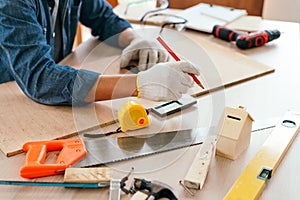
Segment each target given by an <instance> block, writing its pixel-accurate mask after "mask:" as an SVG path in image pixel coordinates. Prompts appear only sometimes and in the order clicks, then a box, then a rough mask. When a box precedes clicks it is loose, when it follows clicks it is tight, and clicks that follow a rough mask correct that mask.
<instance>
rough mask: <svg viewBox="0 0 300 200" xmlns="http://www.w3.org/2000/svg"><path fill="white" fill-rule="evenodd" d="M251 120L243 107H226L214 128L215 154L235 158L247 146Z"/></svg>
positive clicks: (249, 137)
mask: <svg viewBox="0 0 300 200" xmlns="http://www.w3.org/2000/svg"><path fill="white" fill-rule="evenodd" d="M252 122H253V118H252V117H251V116H250V115H249V114H248V113H247V112H246V110H245V109H244V107H242V106H239V107H238V108H230V107H226V108H225V110H224V113H223V116H222V118H221V120H220V122H219V124H218V127H217V129H216V131H217V136H218V139H217V144H216V154H217V155H219V156H222V157H225V158H229V159H231V160H235V159H236V158H237V157H238V156H239V155H240V154H241V153H242V152H243V151H244V150H245V149H246V148H247V147H248V146H249V143H250V139H251V129H252Z"/></svg>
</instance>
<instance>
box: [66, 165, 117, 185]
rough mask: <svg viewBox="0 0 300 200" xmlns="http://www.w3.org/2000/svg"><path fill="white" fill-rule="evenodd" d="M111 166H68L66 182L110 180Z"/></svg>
mask: <svg viewBox="0 0 300 200" xmlns="http://www.w3.org/2000/svg"><path fill="white" fill-rule="evenodd" d="M110 175H111V174H110V168H108V167H99V168H98V167H97V168H67V169H66V171H65V175H64V182H65V183H100V182H109V181H110V178H111V176H110Z"/></svg>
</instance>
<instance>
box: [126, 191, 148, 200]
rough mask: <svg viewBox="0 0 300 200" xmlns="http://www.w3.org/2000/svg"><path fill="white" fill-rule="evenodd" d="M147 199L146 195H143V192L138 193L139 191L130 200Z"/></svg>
mask: <svg viewBox="0 0 300 200" xmlns="http://www.w3.org/2000/svg"><path fill="white" fill-rule="evenodd" d="M147 198H148V195H147V194H145V193H143V192H140V191H137V192H136V193H135V194H134V195H133V196H132V197H131V199H130V200H146V199H147Z"/></svg>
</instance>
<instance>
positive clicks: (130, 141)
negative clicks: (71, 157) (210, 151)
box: [72, 128, 214, 167]
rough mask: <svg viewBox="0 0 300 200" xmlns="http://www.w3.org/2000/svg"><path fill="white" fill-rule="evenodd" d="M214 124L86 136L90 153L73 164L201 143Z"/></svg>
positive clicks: (85, 164)
mask: <svg viewBox="0 0 300 200" xmlns="http://www.w3.org/2000/svg"><path fill="white" fill-rule="evenodd" d="M213 131H214V128H194V129H187V130H179V131H170V132H161V133H157V134H150V135H149V134H146V135H139V136H126V137H118V138H100V139H89V140H85V141H84V143H85V146H86V150H87V152H88V153H87V155H86V156H85V157H84V158H83V159H81V160H80V161H78V162H77V163H75V164H74V165H73V166H72V167H91V166H95V165H100V164H108V163H113V162H118V161H123V160H128V159H132V158H137V157H141V156H146V155H151V154H156V153H161V152H166V151H171V150H175V149H179V148H183V147H188V146H192V145H197V144H201V143H202V142H203V140H204V139H205V137H206V136H207V135H209V134H213V133H214V132H213Z"/></svg>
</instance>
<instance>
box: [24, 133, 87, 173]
mask: <svg viewBox="0 0 300 200" xmlns="http://www.w3.org/2000/svg"><path fill="white" fill-rule="evenodd" d="M23 151H25V152H27V154H26V159H25V164H24V166H23V167H22V168H21V170H20V175H21V176H22V177H24V178H37V177H42V176H50V175H56V174H62V173H64V171H65V169H66V168H68V167H70V166H71V165H72V164H74V163H76V162H77V161H79V160H80V159H81V158H82V157H84V156H85V155H86V154H87V151H86V149H85V145H84V143H83V141H82V140H81V139H79V138H76V139H66V140H51V141H38V142H27V143H25V144H24V145H23ZM50 151H60V153H59V155H58V157H57V160H56V163H55V164H44V162H45V159H46V155H47V152H50Z"/></svg>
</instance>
